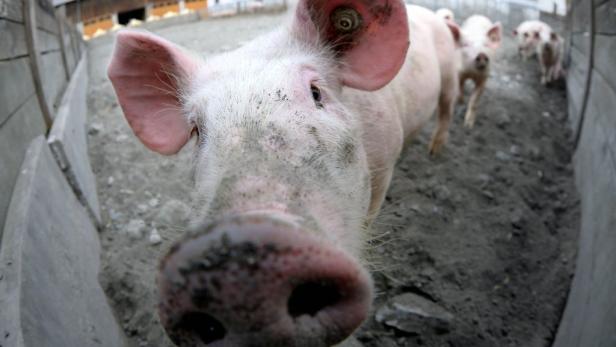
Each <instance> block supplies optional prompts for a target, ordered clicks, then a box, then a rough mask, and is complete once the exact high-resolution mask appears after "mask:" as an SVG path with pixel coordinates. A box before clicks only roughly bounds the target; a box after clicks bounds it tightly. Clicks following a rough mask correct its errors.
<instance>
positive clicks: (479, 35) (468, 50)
mask: <svg viewBox="0 0 616 347" xmlns="http://www.w3.org/2000/svg"><path fill="white" fill-rule="evenodd" d="M501 39H502V28H501V24H500V23H492V21H490V20H489V19H488V18H486V17H484V16H481V15H473V16H470V17H469V18H467V19H466V20H465V21H464V23H463V24H462V28H461V33H460V43H461V46H462V48H461V50H460V53H459V58H460V95H459V98H458V102H459V103H463V102H464V83H465V82H466V81H467V80H469V79H470V80H472V81H473V82H474V84H475V88H474V90H473V92H472V94H471V97H470V100H469V102H468V107H467V109H466V114H465V116H464V125H465V126H467V127H469V128H472V127H473V125H474V124H475V119H476V116H477V103H478V102H479V98H480V97H481V94H483V91H484V89H485V87H486V83H487V81H488V77H489V76H490V66H491V64H490V61H491V60H493V59H494V55H495V53H496V50H497V49H498V47H500V44H501Z"/></svg>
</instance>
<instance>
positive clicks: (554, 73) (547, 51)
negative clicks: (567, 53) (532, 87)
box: [536, 29, 563, 84]
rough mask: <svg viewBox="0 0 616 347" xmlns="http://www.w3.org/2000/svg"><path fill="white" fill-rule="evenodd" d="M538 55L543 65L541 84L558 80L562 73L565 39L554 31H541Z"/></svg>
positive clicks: (540, 63) (541, 65)
mask: <svg viewBox="0 0 616 347" xmlns="http://www.w3.org/2000/svg"><path fill="white" fill-rule="evenodd" d="M540 36H541V39H540V41H539V44H538V45H537V48H536V49H537V57H538V58H539V66H540V67H541V84H547V83H550V82H554V81H556V80H558V79H559V78H560V76H561V74H562V56H563V39H562V37H561V36H560V35H558V34H557V33H555V32H554V31H552V30H551V29H550V30H549V31H547V30H544V31H542V32H541V35H540Z"/></svg>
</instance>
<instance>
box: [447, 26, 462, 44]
mask: <svg viewBox="0 0 616 347" xmlns="http://www.w3.org/2000/svg"><path fill="white" fill-rule="evenodd" d="M445 23H447V27H448V28H449V31H451V35H453V41H454V42H455V43H456V47H461V46H462V33H461V32H460V27H459V26H458V24H456V22H454V21H452V20H447V21H445Z"/></svg>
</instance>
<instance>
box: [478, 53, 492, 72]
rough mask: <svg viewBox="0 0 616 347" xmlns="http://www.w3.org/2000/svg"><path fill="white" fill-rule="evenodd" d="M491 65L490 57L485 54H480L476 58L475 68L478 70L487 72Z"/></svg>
mask: <svg viewBox="0 0 616 347" xmlns="http://www.w3.org/2000/svg"><path fill="white" fill-rule="evenodd" d="M489 65H490V57H489V56H488V55H487V54H485V53H479V54H478V55H477V57H475V67H476V68H477V70H485V69H486V68H487V67H488V66H489Z"/></svg>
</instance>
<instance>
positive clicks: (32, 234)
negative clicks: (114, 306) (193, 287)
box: [0, 0, 124, 347]
mask: <svg viewBox="0 0 616 347" xmlns="http://www.w3.org/2000/svg"><path fill="white" fill-rule="evenodd" d="M83 49H84V46H83V42H82V40H81V37H80V34H78V33H77V31H76V30H75V28H74V27H71V26H70V25H68V24H67V22H66V21H65V20H64V17H63V13H62V12H58V11H57V10H56V9H54V8H53V7H52V6H51V5H50V3H49V2H48V1H47V0H0V327H1V331H2V332H1V334H0V346H3V347H38V346H92V347H94V346H122V345H124V338H123V334H122V330H121V329H120V328H119V325H118V323H117V321H116V319H115V317H114V315H113V313H112V311H111V309H110V307H109V304H108V303H107V298H106V296H105V294H104V292H103V290H102V288H101V286H100V284H99V282H98V272H99V267H100V262H99V258H100V244H99V239H98V232H97V225H98V224H99V221H100V215H99V207H98V198H97V193H96V186H95V180H94V175H93V173H92V170H91V168H90V163H89V160H88V153H87V143H86V140H87V136H86V112H87V107H86V90H87V84H88V79H87V68H86V65H87V62H86V57H85V55H84V54H82V52H83Z"/></svg>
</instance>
